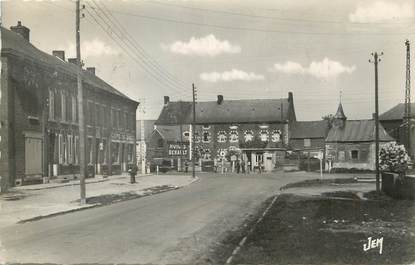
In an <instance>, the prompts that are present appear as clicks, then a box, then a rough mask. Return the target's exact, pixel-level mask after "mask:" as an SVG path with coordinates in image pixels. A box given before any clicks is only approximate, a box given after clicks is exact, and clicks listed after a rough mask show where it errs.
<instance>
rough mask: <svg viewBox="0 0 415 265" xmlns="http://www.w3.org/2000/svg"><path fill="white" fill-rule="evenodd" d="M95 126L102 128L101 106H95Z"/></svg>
mask: <svg viewBox="0 0 415 265" xmlns="http://www.w3.org/2000/svg"><path fill="white" fill-rule="evenodd" d="M95 125H96V126H102V123H101V106H100V105H99V104H95Z"/></svg>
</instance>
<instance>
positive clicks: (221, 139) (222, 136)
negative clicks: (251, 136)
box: [218, 131, 227, 143]
mask: <svg viewBox="0 0 415 265" xmlns="http://www.w3.org/2000/svg"><path fill="white" fill-rule="evenodd" d="M226 139H227V137H226V132H225V131H219V132H218V142H219V143H225V142H226Z"/></svg>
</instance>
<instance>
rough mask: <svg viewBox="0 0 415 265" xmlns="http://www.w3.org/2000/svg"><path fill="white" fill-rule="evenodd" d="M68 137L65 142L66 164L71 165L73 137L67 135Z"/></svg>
mask: <svg viewBox="0 0 415 265" xmlns="http://www.w3.org/2000/svg"><path fill="white" fill-rule="evenodd" d="M67 137H68V141H67V145H68V164H72V163H73V136H72V135H70V134H69V135H67Z"/></svg>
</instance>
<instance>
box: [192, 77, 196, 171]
mask: <svg viewBox="0 0 415 265" xmlns="http://www.w3.org/2000/svg"><path fill="white" fill-rule="evenodd" d="M192 92H193V123H192V138H193V140H192V142H193V145H192V154H193V155H192V176H193V178H195V177H196V172H195V159H196V152H195V150H196V148H195V146H196V127H195V126H196V87H195V84H192Z"/></svg>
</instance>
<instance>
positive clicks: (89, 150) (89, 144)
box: [86, 138, 93, 164]
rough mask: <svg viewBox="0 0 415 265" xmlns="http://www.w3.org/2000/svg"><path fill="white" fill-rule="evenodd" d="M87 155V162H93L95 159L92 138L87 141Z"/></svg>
mask: <svg viewBox="0 0 415 265" xmlns="http://www.w3.org/2000/svg"><path fill="white" fill-rule="evenodd" d="M86 146H87V149H86V150H87V157H86V161H87V164H92V161H93V159H92V154H93V153H92V138H88V142H87V145H86Z"/></svg>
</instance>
